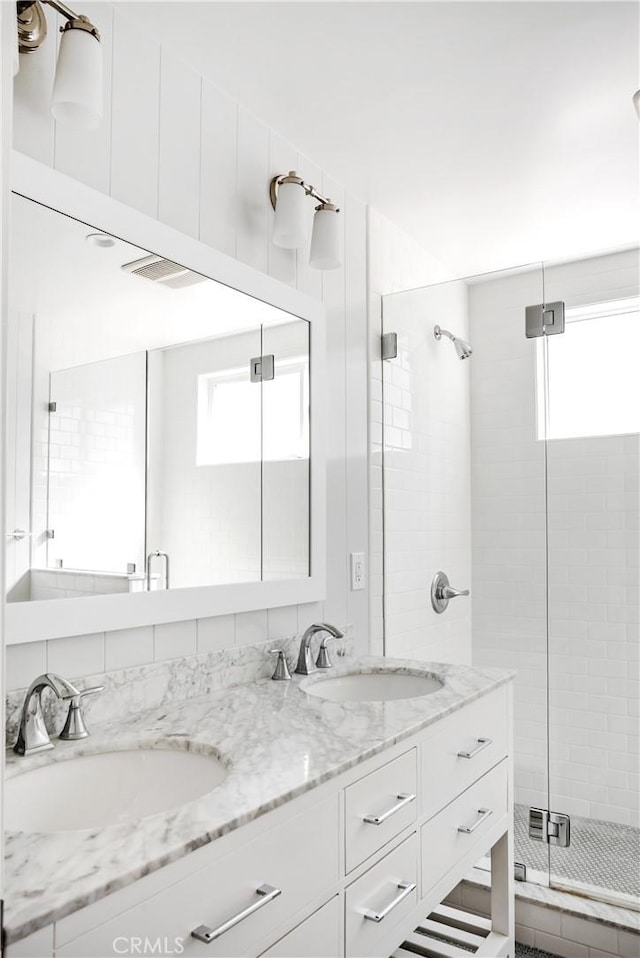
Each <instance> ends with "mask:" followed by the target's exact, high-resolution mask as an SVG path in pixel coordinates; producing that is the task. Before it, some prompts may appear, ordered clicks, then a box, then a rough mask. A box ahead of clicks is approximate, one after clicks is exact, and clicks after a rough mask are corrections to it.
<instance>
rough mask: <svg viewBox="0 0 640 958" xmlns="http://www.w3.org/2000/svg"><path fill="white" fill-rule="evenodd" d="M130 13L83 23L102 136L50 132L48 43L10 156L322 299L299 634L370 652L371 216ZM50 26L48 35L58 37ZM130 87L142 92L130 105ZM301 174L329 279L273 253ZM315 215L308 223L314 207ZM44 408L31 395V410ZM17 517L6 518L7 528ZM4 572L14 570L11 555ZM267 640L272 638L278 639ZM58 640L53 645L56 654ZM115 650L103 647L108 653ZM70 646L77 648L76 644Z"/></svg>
mask: <svg viewBox="0 0 640 958" xmlns="http://www.w3.org/2000/svg"><path fill="white" fill-rule="evenodd" d="M124 7H125V5H124V4H119V3H116V4H110V3H88V4H87V14H88V15H89V16H91V18H92V19H93V20H94V22H95V23H96V24H97V26H98V27H99V28H100V30H101V33H102V35H103V38H104V39H103V43H104V44H105V46H106V48H108V50H109V55H108V58H107V59H108V61H109V63H110V64H111V62H112V66H110V69H109V70H108V71H107V77H106V80H107V82H106V94H105V97H106V99H105V122H104V123H103V124H102V127H101V128H100V130H99V131H97V132H96V133H86V134H82V142H81V143H80V144H79V143H78V142H77V136H78V135H77V134H75V135H73V136H72V135H70V134H69V133H68V132H66V131H63V130H62V129H60V128H57V127H56V124H55V123H54V121H53V118H52V117H51V114H50V112H49V101H50V93H51V85H52V81H53V73H54V69H55V44H45V46H44V47H43V55H42V56H38V57H34V58H33V61H34V62H33V63H24V64H21V66H22V67H23V69H21V70H20V73H19V75H18V77H17V78H16V82H15V109H14V131H13V132H14V137H13V145H14V147H15V149H17V150H19V151H21V152H23V153H26V154H27V155H29V156H31V157H34V158H35V159H38V160H40V161H41V162H43V163H46V164H48V165H50V166H52V167H54V168H56V169H58V170H60V171H61V172H64V173H66V174H68V175H70V176H72V177H74V178H76V179H78V180H81V181H82V182H84V183H87V184H89V185H90V186H92V187H94V188H96V189H99V190H101V191H102V192H105V193H108V194H110V195H112V196H113V197H114V198H115V199H118V200H120V201H122V202H125V203H127V204H129V205H131V206H133V207H135V208H137V209H139V210H141V211H142V212H144V213H146V214H148V215H150V216H154V217H157V218H158V219H160V220H162V221H163V222H166V223H169V224H171V225H173V226H176V227H177V228H179V229H182V230H184V231H185V232H187V233H189V234H191V235H193V236H196V237H199V238H200V239H201V240H202V241H203V242H207V243H209V244H211V245H212V246H215V247H216V248H218V249H221V250H223V251H224V252H226V253H229V254H230V255H232V256H237V257H238V258H239V259H241V260H243V261H244V262H246V263H249V264H250V265H252V266H254V267H257V268H258V269H261V270H264V271H265V272H268V273H269V274H270V275H272V276H275V277H277V278H278V279H280V280H283V281H284V282H287V283H290V284H292V285H295V286H297V288H298V289H300V290H301V291H303V292H305V293H307V294H308V295H311V296H313V297H315V298H316V299H321V300H322V301H323V303H324V305H325V307H326V309H327V377H326V379H327V397H328V401H329V403H328V409H329V413H328V417H330V418H329V422H330V423H331V428H328V429H327V431H326V452H327V460H328V463H329V475H328V503H327V513H328V516H327V519H328V536H327V541H328V556H327V567H328V570H329V575H328V591H327V598H326V601H325V602H324V603H312V604H311V605H310V606H303V607H301V608H300V609H299V610H298V611H297V613H296V618H297V621H298V626H297V627H298V630H300V631H301V630H302V629H303V628H305V627H306V625H308V624H310V623H311V622H312V621H314V620H315V621H317V620H318V619H322V618H323V617H326V618H327V619H329V621H334V622H342V623H345V622H349V623H351V624H352V625H353V627H354V633H355V637H356V638H355V641H356V646H357V648H359V650H360V651H361V652H364V651H367V649H368V645H369V626H368V622H369V605H368V592H367V591H366V590H364V591H361V592H351V591H350V589H349V580H348V554H349V552H352V551H353V552H365V553H367V552H368V533H369V530H368V490H367V478H368V450H367V445H366V434H367V392H368V384H367V380H368V370H367V265H366V248H367V219H366V216H367V210H366V205H365V204H364V203H363V202H362V201H361V200H360V199H358V198H357V197H355V196H353V195H351V194H348V195H345V193H344V190H343V189H342V187H340V185H339V184H336V183H335V182H332V181H331V180H330V179H329V178H328V177H326V176H324V174H323V172H322V171H321V170H320V169H319V168H318V167H317V166H315V165H314V164H313V162H312V161H311V160H309V158H308V157H305V156H304V155H303V154H301V153H299V151H298V150H297V149H296V148H295V147H294V146H292V145H291V144H289V143H287V142H286V141H284V140H283V139H282V137H281V136H280V135H279V134H278V133H277V132H276V131H274V130H271V129H269V128H268V127H267V126H265V125H264V123H262V122H261V121H260V120H259V119H258V118H256V117H254V116H253V115H251V114H250V113H249V112H248V111H246V110H244V109H243V108H242V106H241V105H239V104H238V103H237V102H236V101H234V100H233V98H231V97H230V96H228V95H227V94H226V93H225V92H224V91H222V90H220V89H218V88H216V87H214V86H213V85H212V84H211V83H209V81H207V80H205V79H203V78H201V77H199V76H196V75H195V74H194V72H193V70H192V69H191V68H190V67H189V65H188V64H187V63H184V62H183V61H181V60H179V59H177V58H175V57H174V56H173V55H172V54H171V53H170V52H168V51H167V50H164V49H161V48H160V44H159V42H156V41H155V40H154V39H153V38H152V37H150V36H147V37H144V38H142V40H140V43H139V42H138V40H136V42H135V43H133V42H132V40H131V38H132V37H133V36H136V37H137V35H138V33H139V31H138V30H137V29H132V28H131V24H130V21H129V19H128V15H127V11H126V9H124ZM47 16H48V17H52V16H53V14H52V12H51V11H47ZM53 20H55V16H54V17H53ZM53 20H52V21H51V23H50V30H51V34H52V35H55V29H54V26H55V23H54V22H53ZM23 59H24V58H23ZM27 59H29V58H27ZM36 61H37V62H36ZM132 89H135V91H136V96H135V98H134V99H135V103H134V102H133V100H132V98H131V90H132ZM74 137H75V138H74ZM293 168H296V169H298V170H299V171H300V173H301V175H302V176H304V177H305V178H308V179H309V180H310V181H311V182H313V183H315V185H316V186H318V187H319V188H320V189H324V190H330V192H331V195H332V197H333V198H335V199H336V200H337V201H338V202H339V205H340V208H341V211H342V212H341V222H342V224H343V228H344V266H343V268H342V269H340V270H335V271H333V272H332V273H331V274H324V275H323V274H322V273H320V272H318V271H317V270H312V269H310V267H309V265H308V248H307V249H302V250H300V251H299V252H298V253H297V254H295V255H292V254H289V253H288V252H287V251H282V250H275V249H274V247H273V245H272V244H271V242H270V233H271V229H272V212H271V209H270V207H269V204H268V197H267V188H268V184H269V179H270V177H271V176H272V175H274V174H275V173H281V172H286V171H287V170H288V169H293ZM308 205H309V211H308V213H309V217H310V218H311V217H312V215H313V204H312V203H311V202H309V204H308ZM97 225H98V226H99V224H97ZM309 226H310V223H309ZM309 232H310V230H309ZM347 322H348V328H347ZM12 353H13V354H15V355H16V365H17V356H18V355H27V354H28V350H27V348H26V347H20V345H19V344H16V345H15V347H14V348H13V349H12V350H11V352H10V355H11V354H12ZM10 365H12V363H10ZM14 392H15V391H14ZM42 398H43V397H37V401H40V399H42ZM19 409H20V402H19V401H18V397H16V400H15V401H14V403H13V406H12V408H10V409H9V415H10V419H11V418H12V419H13V421H14V422H17V421H18V418H19V412H18V411H19ZM36 471H37V472H38V470H36ZM11 498H12V500H15V501H16V506H15V513H14V514H15V515H16V516H17V515H18V512H20V510H22V512H24V510H23V505H22V504H21V503H20V501H19V497H17V498H16V494H15V490H14V492H13V493H12V496H11ZM12 519H13V515H11V514H10V518H9V521H10V522H11V521H12ZM42 519H43V517H40V521H41V522H42ZM16 521H17V520H16ZM25 521H26V522H27V523H28V518H27V519H24V518H22V519H21V520H20V523H21V524H22V523H24V522H25ZM42 524H44V523H42ZM23 527H24V528H27V527H28V526H24V525H23ZM12 528H13V526H12ZM8 551H9V552H11V549H10V550H8ZM23 551H24V548H23ZM17 552H18V550H17V549H16V550H14V553H16V554H17ZM9 561H10V562H13V561H14V559H13V554H12V555H11V556H10V557H9ZM18 565H19V563H18ZM20 571H24V567H22V568H21V570H20ZM276 615H277V613H276ZM292 615H293V613H289V616H288V617H287V615H286V614H284V616H283V619H282V622H283V625H285V626H286V629H287V631H289V630H290V628H291V622H292ZM225 618H226V617H225ZM268 621H269V619H268V616H267V615H266V614H263V616H262V617H260V622H259V624H258V625H256V623H255V622H252V624H251V625H250V626H248V625H247V623H246V621H245V620H244V619H242V620H240V626H239V629H238V632H239V634H240V636H243V635H245V634H253V633H254V632H255V631H260V632H262V631H263V630H264V633H265V637H266V635H267V630H268V628H269V626H268ZM276 621H277V619H276ZM194 629H195V626H194V624H193V623H192V624H189V623H185V624H183V632H184V635H183V640H179V639H178V637H177V636H176V635H174V636H173V638H172V640H171V641H169V640H168V639H167V636H166V635H165V636H164V637H160V638H158V637H156V646H157V650H156V651H160V652H161V653H162V654H173V652H174V651H175V650H177V649H178V650H179V649H180V648H181V646H182V647H184V649H192V648H195V646H194V641H192V639H191V637H190V636H191V635H192V634H195V633H194ZM269 631H270V633H271V636H272V637H274V638H275V637H276V636H275V633H274V631H273V628H272V629H271V630H269ZM214 632H215V627H211V630H210V629H209V628H205V630H204V633H203V636H208V637H209V638H205V637H203V636H201V638H200V639H199V640H198V641H202V642H207V641H213V642H218V641H223V639H222V635H223V634H224V629H221V631H220V633H219V634H218V636H217V637H216V638H212V636H213V634H214ZM57 641H58V640H54V641H53V642H52V643H49V644H50V645H51V646H52V647H54V648H55V642H57ZM130 641H131V648H130V649H128V651H127V654H129V655H131V656H132V657H133V658H136V659H137V660H138V661H140V660H141V657H142V656H145V655H149V644H148V636H147V635H146V634H145V637H144V638H143V637H142V635H140V637H139V643H138V637H137V636H136V634H135V631H134V634H132V635H131V636H130ZM231 641H233V640H231ZM124 642H126V640H124V639H120V641H119V643H118V644H119V645H120V646H121V647H122V645H123V643H124ZM110 644H111V643H110V642H109V637H107V647H109V646H110ZM73 645H74V646H76V647H77V648H78V649H79V647H80V643H79V641H76V640H74V642H73ZM115 654H116V653H115V652H113V653H112V655H115ZM17 658H19V654H18V653H17V652H15V650H13V649H10V650H9V656H8V659H9V663H8V664H9V683H8V687H9V688H10V687H11V683H12V681H13V680H12V678H11V675H12V674H13V673H14V668H13V664H12V663H13V661H14V660H17Z"/></svg>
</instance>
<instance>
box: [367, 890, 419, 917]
mask: <svg viewBox="0 0 640 958" xmlns="http://www.w3.org/2000/svg"><path fill="white" fill-rule="evenodd" d="M398 888H399V889H400V894H399V895H396V897H395V898H394V899H393V901H390V902H389V904H388V905H387V907H386V908H383V909H382V911H371V909H370V908H367V909H365V911H364V913H363V914H364V917H365V918H366V919H367V921H375V922H378V921H382V919H383V918H386V917H387V915H388V914H389V912H391V911H393V909H394V908H397V907H398V905H399V904H400V902H403V901H404V900H405V898H407V897H408V896H409V895H410V894H411V892H413V891H415V890H416V886H415V882H408V881H399V882H398Z"/></svg>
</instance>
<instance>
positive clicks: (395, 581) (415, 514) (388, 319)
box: [382, 282, 473, 662]
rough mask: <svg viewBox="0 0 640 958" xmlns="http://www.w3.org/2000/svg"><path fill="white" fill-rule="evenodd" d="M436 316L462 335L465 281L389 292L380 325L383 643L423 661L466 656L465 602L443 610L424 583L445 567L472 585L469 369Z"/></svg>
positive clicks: (458, 581)
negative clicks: (393, 341) (390, 340)
mask: <svg viewBox="0 0 640 958" xmlns="http://www.w3.org/2000/svg"><path fill="white" fill-rule="evenodd" d="M436 324H441V325H442V326H443V327H444V328H446V329H449V330H450V331H452V332H453V333H454V334H455V335H458V336H460V337H461V338H462V339H468V336H469V334H468V316H467V288H466V285H465V284H464V283H462V282H448V283H443V284H440V285H435V286H429V287H427V288H423V289H416V290H412V291H409V292H405V293H398V294H396V295H394V296H389V297H387V298H385V300H384V326H385V331H386V330H389V331H394V332H395V333H396V334H397V336H398V356H397V358H395V359H390V360H387V361H385V362H384V363H383V387H382V388H383V396H384V429H383V441H384V516H385V518H384V542H385V565H384V579H385V596H384V619H385V640H386V649H387V653H388V654H389V655H396V656H400V657H409V658H421V659H427V660H431V661H446V662H470V661H471V603H472V601H473V597H471V598H469V597H466V596H465V597H460V598H457V599H455V600H454V601H452V602H451V603H450V604H449V607H448V608H447V609H446V611H445V612H444V613H442V614H438V613H436V612H435V610H434V609H433V607H432V605H431V594H430V592H431V582H432V580H433V578H434V576H435V575H436V573H437V572H440V571H442V572H445V573H446V574H447V575H448V576H449V579H450V582H451V584H452V585H453V586H454V588H457V589H461V590H462V589H468V588H470V586H471V514H470V509H471V489H470V484H471V473H470V441H469V368H470V361H469V360H466V361H461V360H460V359H459V358H458V356H457V354H456V351H455V349H454V346H453V344H452V343H451V342H450V341H449V340H448V339H447V338H444V337H443V338H442V339H441V340H439V341H438V340H436V339H435V337H434V332H433V330H434V326H435V325H436Z"/></svg>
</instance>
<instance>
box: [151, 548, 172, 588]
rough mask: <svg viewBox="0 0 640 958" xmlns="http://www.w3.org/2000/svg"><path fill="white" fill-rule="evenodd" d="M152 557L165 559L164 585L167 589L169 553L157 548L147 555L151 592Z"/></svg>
mask: <svg viewBox="0 0 640 958" xmlns="http://www.w3.org/2000/svg"><path fill="white" fill-rule="evenodd" d="M152 559H163V560H164V587H165V589H168V588H169V554H168V553H167V552H162V551H161V550H160V549H156V550H155V552H150V553H149V555H148V556H147V563H146V565H147V569H146V581H147V592H151V560H152Z"/></svg>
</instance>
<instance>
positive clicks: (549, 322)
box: [524, 300, 564, 339]
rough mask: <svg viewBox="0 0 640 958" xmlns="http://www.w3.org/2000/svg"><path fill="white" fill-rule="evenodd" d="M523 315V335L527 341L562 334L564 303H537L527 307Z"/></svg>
mask: <svg viewBox="0 0 640 958" xmlns="http://www.w3.org/2000/svg"><path fill="white" fill-rule="evenodd" d="M524 315H525V335H526V337H527V339H537V338H538V337H540V336H557V335H558V334H559V333H564V303H563V302H562V301H561V300H558V302H556V303H538V304H537V305H536V306H527V307H526V308H525V311H524Z"/></svg>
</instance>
